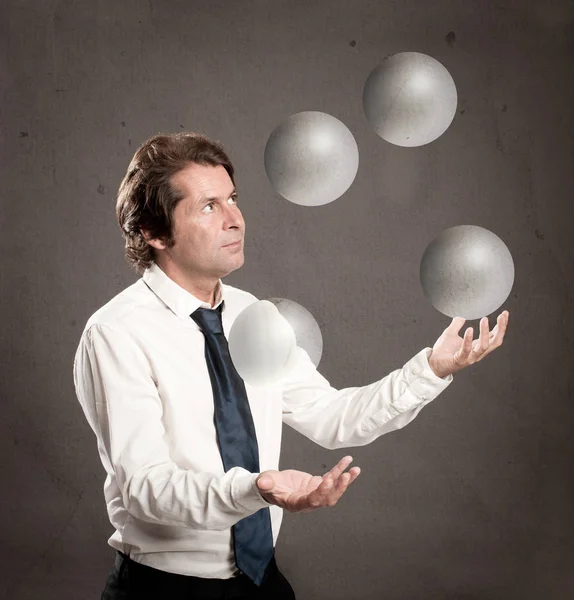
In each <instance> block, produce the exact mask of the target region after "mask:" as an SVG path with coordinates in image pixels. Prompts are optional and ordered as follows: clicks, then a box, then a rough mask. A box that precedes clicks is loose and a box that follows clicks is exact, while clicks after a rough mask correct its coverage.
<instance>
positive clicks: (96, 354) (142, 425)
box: [74, 133, 508, 600]
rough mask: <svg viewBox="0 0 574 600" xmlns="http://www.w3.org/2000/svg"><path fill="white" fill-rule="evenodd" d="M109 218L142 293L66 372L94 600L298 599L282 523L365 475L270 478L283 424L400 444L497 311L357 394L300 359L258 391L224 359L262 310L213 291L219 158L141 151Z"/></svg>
mask: <svg viewBox="0 0 574 600" xmlns="http://www.w3.org/2000/svg"><path fill="white" fill-rule="evenodd" d="M116 214H117V219H118V223H119V225H120V228H121V230H122V234H123V237H124V241H125V255H126V260H127V261H128V263H129V264H130V265H131V266H133V267H134V269H135V270H136V271H137V272H138V273H139V274H140V275H141V278H140V279H138V280H137V281H136V283H134V284H133V285H131V286H129V287H128V288H126V289H125V290H123V291H122V292H121V293H119V294H118V295H117V296H115V297H114V298H112V299H111V300H110V301H109V302H108V303H106V304H105V305H104V306H103V307H101V308H100V309H99V310H97V311H96V312H95V313H94V314H93V315H92V316H91V317H90V319H89V320H88V322H87V323H86V326H85V328H84V331H83V334H82V337H81V340H80V344H79V346H78V349H77V352H76V356H75V359H74V383H75V387H76V393H77V397H78V400H79V402H80V404H81V406H82V408H83V410H84V413H85V415H86V418H87V420H88V422H89V424H90V426H91V428H92V429H93V431H94V433H95V435H96V438H97V443H98V451H99V454H100V458H101V461H102V464H103V466H104V468H105V470H106V473H107V477H106V480H105V484H104V494H105V500H106V503H107V510H108V515H109V519H110V522H111V524H112V526H113V527H114V530H115V531H114V533H113V535H112V536H111V537H110V538H109V540H108V543H109V545H110V546H111V547H112V548H114V549H115V550H116V555H115V563H114V567H113V569H112V570H111V572H110V574H109V577H108V579H107V582H106V584H105V589H104V591H103V593H102V598H103V599H104V600H111V599H114V600H118V599H123V598H129V599H130V600H143V599H163V598H166V599H170V600H179V599H182V600H183V599H184V598H185V599H192V598H197V599H203V598H219V599H224V598H238V599H239V598H243V599H244V600H246V599H259V600H267V599H273V600H281V599H285V600H287V599H289V600H293V599H294V598H295V594H294V591H293V589H292V587H291V585H290V584H289V582H288V581H287V580H286V578H285V577H284V576H283V574H282V573H281V571H280V570H279V568H278V566H277V564H276V561H275V556H274V547H275V544H276V541H277V537H278V535H279V529H280V526H281V520H282V516H283V510H288V511H290V512H308V511H311V510H316V509H319V508H323V507H328V506H333V505H334V504H336V503H337V501H338V500H339V499H340V498H341V496H342V495H343V494H344V493H345V491H346V490H347V488H348V487H349V485H350V484H351V483H353V481H355V479H356V478H357V476H358V475H359V472H360V469H359V468H358V467H357V466H354V467H352V468H349V467H350V464H351V462H352V457H351V456H345V457H343V458H341V460H339V462H338V463H337V464H336V465H335V466H334V467H333V468H332V469H330V470H329V471H328V472H327V473H325V474H324V475H322V476H319V475H316V476H313V475H311V474H309V473H305V472H301V471H296V470H292V469H288V470H283V471H278V465H279V452H280V446H281V431H282V429H281V428H282V423H286V424H287V425H289V426H291V427H292V428H294V429H295V430H297V431H298V432H300V433H301V434H303V435H305V436H306V437H308V438H309V439H311V440H313V441H314V442H316V443H317V444H320V445H321V446H323V447H325V448H329V449H339V448H347V447H353V446H363V445H366V444H369V443H371V442H373V441H374V440H376V439H377V438H379V437H380V436H381V435H383V434H385V433H388V432H390V431H393V430H396V429H399V428H401V427H404V426H405V425H407V424H408V423H410V422H411V421H412V420H413V419H414V418H415V417H416V416H417V415H418V413H419V412H420V411H421V410H422V408H423V407H424V406H426V405H427V404H428V403H430V402H432V400H434V399H435V398H436V397H437V396H438V395H439V394H440V393H441V392H442V391H443V390H444V389H445V388H446V387H447V386H448V385H449V384H450V383H451V381H452V379H453V374H454V373H456V372H458V371H460V370H461V369H463V368H465V367H467V366H469V365H472V364H474V363H477V362H479V361H481V360H482V359H484V358H485V357H486V356H488V355H489V354H490V353H491V352H492V351H493V350H494V349H496V348H498V347H499V346H500V345H501V344H502V342H503V339H504V334H505V331H506V327H507V323H508V312H507V311H504V312H503V313H501V314H500V315H499V316H498V318H497V323H496V325H495V327H494V328H493V330H492V331H489V324H488V319H487V318H484V319H482V320H481V322H480V332H479V335H478V338H477V339H476V340H473V330H472V328H467V329H466V331H465V332H464V334H463V335H462V337H461V336H459V332H460V331H461V329H462V327H463V325H464V322H465V320H464V319H462V318H458V317H457V318H454V319H453V320H452V322H451V324H450V325H449V327H447V328H446V329H445V330H444V331H443V333H442V334H441V336H440V337H439V338H438V340H437V341H436V343H435V344H434V346H433V347H432V348H431V347H428V348H424V349H422V350H421V351H420V352H418V353H417V354H416V355H415V356H414V357H413V358H412V359H410V360H409V361H408V362H407V363H406V364H405V365H404V366H402V367H401V368H399V369H397V370H395V371H393V372H392V373H390V374H389V375H387V376H385V377H383V378H382V379H380V380H378V381H375V382H373V383H371V384H369V385H366V386H363V387H349V388H344V389H340V390H337V389H335V388H333V387H332V386H331V385H330V384H329V382H328V381H327V380H326V379H325V378H324V377H323V376H321V375H320V374H319V373H318V372H317V370H316V369H315V367H314V365H313V363H312V362H311V360H310V358H309V356H308V355H307V353H306V352H305V351H304V350H303V349H302V348H300V347H296V349H295V351H296V352H297V363H296V366H295V368H294V369H293V370H292V371H291V372H290V374H289V376H288V377H287V378H286V379H285V380H283V381H281V382H278V383H277V384H276V385H268V386H265V387H253V386H251V385H249V384H248V383H247V382H244V381H243V380H242V379H241V377H240V376H239V375H238V373H237V371H236V370H235V369H234V367H233V363H232V361H231V359H230V356H229V350H228V346H227V336H228V334H229V331H230V328H231V326H232V325H233V322H234V320H235V319H236V318H237V316H238V315H239V314H240V313H241V312H242V311H243V310H244V309H245V308H246V307H247V306H249V305H250V304H252V303H253V302H256V301H257V298H256V297H255V296H253V295H252V294H250V293H249V292H247V291H244V290H240V289H238V288H236V287H233V286H230V285H226V284H224V283H222V281H221V279H222V278H223V277H225V276H226V275H228V274H229V273H231V272H233V271H235V270H236V269H239V268H240V267H241V266H242V265H243V262H244V255H243V248H244V241H245V221H244V219H243V217H242V214H241V210H240V208H239V201H238V194H237V190H236V187H235V178H234V169H233V165H232V163H231V161H230V160H229V157H228V156H227V155H226V153H225V151H224V150H223V148H222V147H221V146H220V145H219V144H218V143H216V142H214V141H211V140H209V139H207V138H205V137H204V136H201V135H199V134H194V133H178V134H172V135H159V136H155V137H153V138H151V139H149V140H147V141H146V142H145V143H144V144H142V146H141V147H140V148H139V149H138V150H137V151H136V153H135V155H134V157H133V159H132V161H131V163H130V165H129V167H128V171H127V173H126V175H125V177H124V179H123V181H122V183H121V185H120V188H119V192H118V197H117V205H116ZM357 301H369V299H366V300H360V299H358V300H357Z"/></svg>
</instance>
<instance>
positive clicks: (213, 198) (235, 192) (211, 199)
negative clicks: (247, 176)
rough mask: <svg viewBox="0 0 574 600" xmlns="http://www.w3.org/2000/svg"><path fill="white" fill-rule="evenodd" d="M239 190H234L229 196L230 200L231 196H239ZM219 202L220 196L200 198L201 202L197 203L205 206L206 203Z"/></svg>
mask: <svg viewBox="0 0 574 600" xmlns="http://www.w3.org/2000/svg"><path fill="white" fill-rule="evenodd" d="M237 195H238V194H237V190H236V189H235V188H233V191H232V192H231V194H229V196H228V198H231V196H237ZM217 200H219V197H218V196H206V197H204V196H200V197H199V200H198V201H197V202H198V204H203V203H204V202H215V201H217Z"/></svg>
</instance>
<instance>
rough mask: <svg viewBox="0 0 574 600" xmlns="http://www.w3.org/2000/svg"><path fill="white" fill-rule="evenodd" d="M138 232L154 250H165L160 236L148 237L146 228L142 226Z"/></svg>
mask: <svg viewBox="0 0 574 600" xmlns="http://www.w3.org/2000/svg"><path fill="white" fill-rule="evenodd" d="M140 232H141V234H142V235H143V238H144V240H145V241H146V242H147V243H148V244H149V245H150V246H151V247H152V248H155V249H156V250H165V249H166V248H167V246H166V244H165V242H164V241H163V240H162V239H161V238H152V237H150V234H149V231H148V230H147V229H144V228H143V227H142V228H140Z"/></svg>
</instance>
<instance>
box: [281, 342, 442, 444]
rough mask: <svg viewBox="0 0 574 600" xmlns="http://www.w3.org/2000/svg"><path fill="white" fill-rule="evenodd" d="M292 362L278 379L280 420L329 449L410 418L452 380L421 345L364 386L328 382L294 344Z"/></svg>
mask: <svg viewBox="0 0 574 600" xmlns="http://www.w3.org/2000/svg"><path fill="white" fill-rule="evenodd" d="M295 351H296V352H297V354H298V355H297V357H296V358H297V361H296V364H295V367H294V368H293V369H292V371H291V372H290V373H289V374H288V376H287V377H286V378H285V380H284V382H283V397H282V411H283V422H284V423H286V424H287V425H289V426H290V427H292V428H293V429H295V430H296V431H298V432H299V433H301V434H303V435H304V436H306V437H308V438H309V439H311V440H313V441H314V442H316V443H317V444H319V445H321V446H323V447H324V448H327V449H329V450H335V449H337V448H346V447H352V446H365V445H367V444H369V443H371V442H373V441H374V440H376V439H377V438H378V437H380V436H381V435H383V434H385V433H389V432H391V431H395V430H397V429H401V428H402V427H404V426H405V425H407V424H408V423H410V422H411V421H412V420H413V419H414V418H415V417H416V416H417V415H418V414H419V412H420V411H421V410H422V409H423V407H425V406H426V405H427V404H429V403H430V402H432V400H434V399H435V398H436V397H437V396H438V395H439V394H440V393H441V392H442V391H443V390H444V389H446V388H447V387H448V386H449V385H450V383H451V382H452V379H453V376H452V375H448V376H447V377H444V378H441V377H438V376H437V375H435V374H434V372H433V371H432V369H431V368H430V366H429V363H428V357H429V356H430V354H431V351H432V349H431V348H424V349H423V350H421V351H420V352H419V353H418V354H416V355H415V356H414V357H413V358H411V359H410V360H409V361H408V362H407V363H406V364H405V365H404V366H403V367H402V368H400V369H397V370H395V371H393V372H391V373H390V374H389V375H387V376H386V377H383V378H382V379H381V380H379V381H375V382H374V383H371V384H370V385H366V386H363V387H348V388H344V389H341V390H337V389H335V388H333V387H332V386H331V385H330V384H329V382H328V381H327V380H326V379H325V378H324V377H323V376H322V375H321V374H320V373H319V372H318V371H317V369H316V368H315V365H314V364H313V362H312V361H311V359H310V358H309V355H308V354H307V352H305V350H303V349H302V348H301V347H299V346H297V347H296V350H295Z"/></svg>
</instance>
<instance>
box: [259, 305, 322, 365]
mask: <svg viewBox="0 0 574 600" xmlns="http://www.w3.org/2000/svg"><path fill="white" fill-rule="evenodd" d="M268 301H269V302H271V303H273V304H274V305H275V306H276V307H277V310H278V311H279V313H280V314H281V315H283V317H285V319H286V320H287V322H288V323H289V325H291V327H292V328H293V331H294V332H295V339H296V342H297V346H300V347H301V348H303V350H305V352H307V354H308V355H309V358H310V359H311V362H312V363H313V364H314V365H315V367H318V366H319V363H320V362H321V355H322V354H323V336H322V335H321V329H320V327H319V325H318V324H317V321H316V320H315V318H314V317H313V315H312V314H311V313H310V312H309V311H308V310H307V309H306V308H304V307H303V306H301V305H300V304H298V303H297V302H294V301H293V300H287V299H286V298H269V299H268Z"/></svg>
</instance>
